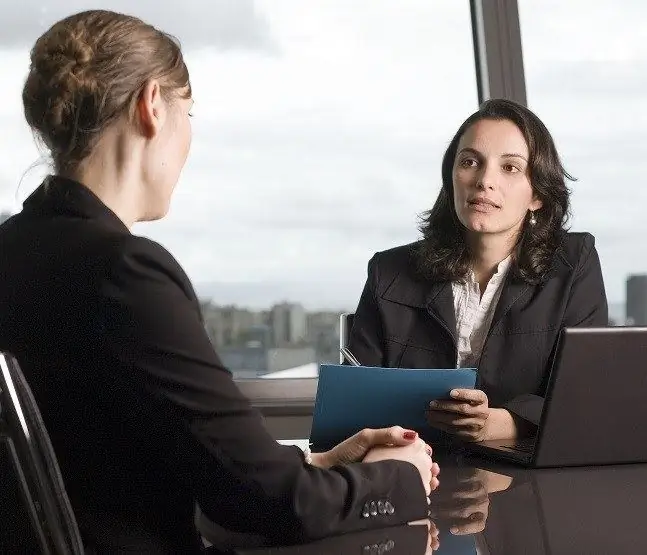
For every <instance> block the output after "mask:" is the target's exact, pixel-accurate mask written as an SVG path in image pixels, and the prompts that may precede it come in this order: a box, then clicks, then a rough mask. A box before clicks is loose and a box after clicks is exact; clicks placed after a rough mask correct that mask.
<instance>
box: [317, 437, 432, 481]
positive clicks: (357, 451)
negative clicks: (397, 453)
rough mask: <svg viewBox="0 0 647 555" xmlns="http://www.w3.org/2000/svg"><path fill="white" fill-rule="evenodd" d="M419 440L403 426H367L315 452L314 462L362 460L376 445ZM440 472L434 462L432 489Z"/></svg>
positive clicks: (326, 465) (334, 463) (327, 464)
mask: <svg viewBox="0 0 647 555" xmlns="http://www.w3.org/2000/svg"><path fill="white" fill-rule="evenodd" d="M417 440H418V433H417V432H415V431H414V430H406V429H404V428H402V427H401V426H391V427H390V428H380V429H371V428H365V429H364V430H362V431H361V432H357V433H356V434H355V435H354V436H351V437H349V438H348V439H347V440H345V441H342V442H341V443H339V444H338V445H336V446H335V447H333V448H332V449H331V450H330V451H326V452H325V453H313V454H312V462H313V464H314V465H315V466H319V467H322V468H330V467H332V466H338V465H344V464H349V463H354V462H360V461H362V460H363V459H364V457H365V456H366V455H367V454H368V452H369V451H370V450H371V449H373V448H375V447H403V446H405V445H410V444H412V443H415V442H416V441H417ZM430 456H431V453H430ZM438 472H439V470H438V465H437V464H436V463H433V465H432V475H433V480H432V484H431V486H432V490H433V489H435V488H436V487H437V486H438V479H437V476H438Z"/></svg>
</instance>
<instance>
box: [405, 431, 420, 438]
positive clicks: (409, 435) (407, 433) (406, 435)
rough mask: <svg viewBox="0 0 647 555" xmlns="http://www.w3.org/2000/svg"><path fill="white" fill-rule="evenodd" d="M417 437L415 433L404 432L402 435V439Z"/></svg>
mask: <svg viewBox="0 0 647 555" xmlns="http://www.w3.org/2000/svg"><path fill="white" fill-rule="evenodd" d="M417 436H418V434H417V432H404V434H403V437H404V439H416V437H417Z"/></svg>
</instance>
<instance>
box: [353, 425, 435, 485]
mask: <svg viewBox="0 0 647 555" xmlns="http://www.w3.org/2000/svg"><path fill="white" fill-rule="evenodd" d="M431 455H432V449H431V447H430V446H429V445H427V444H426V443H425V442H424V441H423V440H422V439H420V438H418V439H417V440H416V441H414V442H413V443H411V444H409V445H403V446H399V447H394V446H386V447H375V448H373V449H371V450H370V451H369V452H368V454H367V455H366V456H365V457H364V459H363V462H377V461H386V460H396V461H407V462H409V463H411V464H413V465H414V466H415V467H416V468H417V469H418V472H419V473H420V479H421V480H422V483H423V485H424V487H425V493H426V495H429V494H431V492H432V491H433V490H435V489H436V488H437V487H438V484H439V481H438V474H439V473H440V468H439V467H438V464H437V463H435V462H433V460H432V458H431Z"/></svg>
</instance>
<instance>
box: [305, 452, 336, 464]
mask: <svg viewBox="0 0 647 555" xmlns="http://www.w3.org/2000/svg"><path fill="white" fill-rule="evenodd" d="M309 464H311V465H312V466H316V467H317V468H330V467H331V466H332V465H331V464H330V460H329V456H328V452H325V453H310V462H309Z"/></svg>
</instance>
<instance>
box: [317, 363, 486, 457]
mask: <svg viewBox="0 0 647 555" xmlns="http://www.w3.org/2000/svg"><path fill="white" fill-rule="evenodd" d="M475 385H476V370H475V369H473V368H459V369H456V368H452V369H448V370H442V369H431V370H419V369H404V368H373V367H367V366H343V365H338V364H322V365H321V366H320V368H319V383H318V386H317V397H316V400H315V408H314V415H313V418H312V430H311V433H310V442H311V443H312V444H313V446H314V448H315V449H317V450H320V449H329V448H330V447H332V446H334V445H336V444H337V443H339V442H340V441H343V440H344V439H346V438H348V437H350V436H352V435H353V434H355V433H357V432H358V431H360V430H361V429H363V428H387V427H389V426H394V425H399V426H402V427H404V428H410V429H412V430H415V431H417V432H418V433H420V434H421V435H422V437H423V438H425V440H427V441H432V440H434V439H438V438H439V437H440V435H441V434H440V433H439V432H438V431H434V430H433V429H432V428H431V427H430V426H429V424H427V421H426V415H425V412H426V411H427V410H428V408H429V401H432V400H435V399H448V398H449V392H450V391H451V390H452V389H456V388H461V389H473V388H474V386H475Z"/></svg>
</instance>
